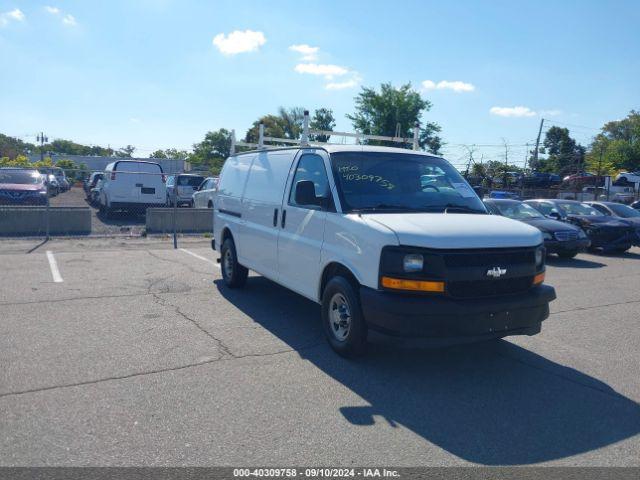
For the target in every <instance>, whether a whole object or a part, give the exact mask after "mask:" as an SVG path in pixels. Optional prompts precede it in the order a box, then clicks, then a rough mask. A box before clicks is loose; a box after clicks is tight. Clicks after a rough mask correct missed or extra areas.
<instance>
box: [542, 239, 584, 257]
mask: <svg viewBox="0 0 640 480" xmlns="http://www.w3.org/2000/svg"><path fill="white" fill-rule="evenodd" d="M590 246H591V240H589V239H588V238H579V239H577V240H567V241H564V242H559V241H558V240H545V241H544V248H545V249H546V250H547V253H559V252H576V251H577V252H584V251H585V250H586V249H587V248H589V247H590Z"/></svg>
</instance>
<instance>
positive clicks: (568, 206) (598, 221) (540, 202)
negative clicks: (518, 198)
mask: <svg viewBox="0 0 640 480" xmlns="http://www.w3.org/2000/svg"><path fill="white" fill-rule="evenodd" d="M525 203H526V204H528V205H531V206H532V207H533V208H535V209H536V210H538V211H539V212H540V213H542V214H543V215H545V216H547V217H550V218H553V219H555V220H562V221H564V222H568V223H572V224H574V225H576V226H578V227H580V228H582V229H583V230H584V232H585V233H586V234H587V236H588V237H589V240H591V248H592V249H594V250H595V249H597V250H601V251H618V252H625V251H627V250H629V248H631V246H632V245H634V244H635V243H636V239H637V236H636V230H635V228H634V227H633V226H632V225H631V224H630V223H629V222H627V221H626V220H624V219H621V218H615V217H611V216H610V215H604V214H603V213H600V212H599V211H598V210H596V209H595V208H593V207H591V206H589V205H587V204H586V203H582V202H578V201H576V200H549V199H536V200H525Z"/></svg>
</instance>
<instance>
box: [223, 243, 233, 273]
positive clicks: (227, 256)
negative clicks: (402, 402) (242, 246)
mask: <svg viewBox="0 0 640 480" xmlns="http://www.w3.org/2000/svg"><path fill="white" fill-rule="evenodd" d="M223 262H224V276H225V277H226V278H227V280H230V279H231V278H232V277H233V255H232V254H231V250H230V249H228V250H227V251H226V252H224V260H223Z"/></svg>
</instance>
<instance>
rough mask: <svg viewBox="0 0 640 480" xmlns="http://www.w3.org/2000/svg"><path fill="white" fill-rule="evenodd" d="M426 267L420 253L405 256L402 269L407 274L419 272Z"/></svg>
mask: <svg viewBox="0 0 640 480" xmlns="http://www.w3.org/2000/svg"><path fill="white" fill-rule="evenodd" d="M423 266H424V258H423V257H422V255H420V254H419V253H411V254H409V255H405V256H404V259H403V260H402V267H403V268H404V271H405V272H419V271H421V270H422V267H423Z"/></svg>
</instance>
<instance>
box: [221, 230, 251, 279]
mask: <svg viewBox="0 0 640 480" xmlns="http://www.w3.org/2000/svg"><path fill="white" fill-rule="evenodd" d="M220 257H221V258H222V261H221V264H220V267H221V269H222V279H223V280H224V283H225V284H226V285H227V287H229V288H242V287H244V284H245V283H247V276H248V275H249V270H248V269H247V268H246V267H243V266H242V265H240V264H239V263H238V256H237V255H236V246H235V244H234V243H233V240H232V239H231V238H227V239H226V240H225V241H224V243H223V244H222V248H221V249H220Z"/></svg>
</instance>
